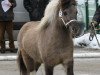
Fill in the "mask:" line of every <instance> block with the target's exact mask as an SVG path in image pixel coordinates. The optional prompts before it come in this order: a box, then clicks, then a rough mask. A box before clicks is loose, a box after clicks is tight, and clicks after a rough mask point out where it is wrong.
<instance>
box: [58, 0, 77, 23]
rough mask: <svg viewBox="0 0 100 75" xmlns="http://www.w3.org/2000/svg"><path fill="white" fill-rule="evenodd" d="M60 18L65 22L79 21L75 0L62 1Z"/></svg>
mask: <svg viewBox="0 0 100 75" xmlns="http://www.w3.org/2000/svg"><path fill="white" fill-rule="evenodd" d="M60 6H61V7H60V10H59V16H60V17H62V18H63V20H64V21H65V22H67V21H70V20H74V19H77V7H76V1H75V0H60Z"/></svg>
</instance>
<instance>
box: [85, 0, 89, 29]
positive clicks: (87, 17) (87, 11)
mask: <svg viewBox="0 0 100 75" xmlns="http://www.w3.org/2000/svg"><path fill="white" fill-rule="evenodd" d="M88 7H89V6H88V0H85V8H86V10H85V12H86V30H88V29H89V28H88V24H89V10H88Z"/></svg>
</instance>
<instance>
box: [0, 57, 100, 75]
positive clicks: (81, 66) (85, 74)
mask: <svg viewBox="0 0 100 75" xmlns="http://www.w3.org/2000/svg"><path fill="white" fill-rule="evenodd" d="M74 73H75V75H100V58H90V59H88V58H86V59H84V58H82V59H79V58H78V59H77V58H76V59H75V63H74ZM0 75H20V74H19V71H18V67H17V63H16V61H0ZM37 75H44V70H43V65H42V66H41V67H40V68H39V71H38V72H37ZM54 75H65V73H64V69H63V67H62V66H61V65H58V66H56V67H55V70H54Z"/></svg>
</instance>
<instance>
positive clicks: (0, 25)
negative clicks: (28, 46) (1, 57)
mask: <svg viewBox="0 0 100 75" xmlns="http://www.w3.org/2000/svg"><path fill="white" fill-rule="evenodd" d="M5 31H6V32H7V34H8V39H9V47H10V48H15V46H14V40H13V22H12V21H0V46H1V49H5Z"/></svg>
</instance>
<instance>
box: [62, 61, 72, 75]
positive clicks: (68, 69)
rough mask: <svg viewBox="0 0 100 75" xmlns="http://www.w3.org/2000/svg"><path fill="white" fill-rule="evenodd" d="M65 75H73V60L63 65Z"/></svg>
mask: <svg viewBox="0 0 100 75" xmlns="http://www.w3.org/2000/svg"><path fill="white" fill-rule="evenodd" d="M63 66H64V68H65V71H66V74H67V75H74V71H73V60H72V61H69V62H67V63H64V64H63Z"/></svg>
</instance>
